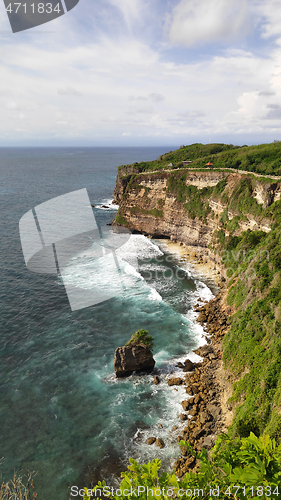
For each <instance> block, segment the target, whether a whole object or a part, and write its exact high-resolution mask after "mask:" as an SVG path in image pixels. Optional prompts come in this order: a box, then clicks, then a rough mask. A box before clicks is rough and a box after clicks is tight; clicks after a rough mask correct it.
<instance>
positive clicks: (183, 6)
mask: <svg viewBox="0 0 281 500" xmlns="http://www.w3.org/2000/svg"><path fill="white" fill-rule="evenodd" d="M249 29H250V26H249V24H248V5H247V0H181V1H180V2H179V3H178V4H177V5H176V6H175V7H174V9H173V11H172V13H171V15H170V16H169V17H168V18H167V22H166V26H165V30H166V33H167V35H168V38H169V40H170V41H171V42H172V43H174V44H183V45H186V46H188V47H191V46H192V45H194V44H198V43H199V44H202V43H206V42H216V41H224V42H225V41H228V42H230V41H233V39H235V38H236V37H237V36H238V35H241V34H243V33H245V31H249Z"/></svg>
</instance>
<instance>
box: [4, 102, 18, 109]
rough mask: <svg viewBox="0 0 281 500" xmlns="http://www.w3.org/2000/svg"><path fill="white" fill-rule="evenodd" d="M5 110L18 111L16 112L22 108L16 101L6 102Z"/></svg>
mask: <svg viewBox="0 0 281 500" xmlns="http://www.w3.org/2000/svg"><path fill="white" fill-rule="evenodd" d="M5 108H6V109H10V110H12V111H16V110H18V109H20V106H19V104H17V103H16V102H14V101H9V102H6V104H5Z"/></svg>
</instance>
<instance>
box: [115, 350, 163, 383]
mask: <svg viewBox="0 0 281 500" xmlns="http://www.w3.org/2000/svg"><path fill="white" fill-rule="evenodd" d="M154 365H155V361H154V359H153V355H152V352H151V351H150V349H149V348H148V347H145V346H141V345H139V346H123V347H118V348H117V349H116V351H115V355H114V371H115V374H116V377H128V376H129V375H131V374H132V373H133V372H134V371H136V372H138V371H151V370H153V368H154Z"/></svg>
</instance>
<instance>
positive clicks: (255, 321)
mask: <svg viewBox="0 0 281 500" xmlns="http://www.w3.org/2000/svg"><path fill="white" fill-rule="evenodd" d="M278 147H280V145H279V146H278ZM256 148H257V150H258V151H261V149H259V148H260V147H259V146H258V147H256ZM201 149H202V148H201ZM275 149H276V146H275V145H272V148H271V146H270V145H269V146H268V147H267V148H266V151H267V153H268V155H270V154H271V153H272V151H273V150H274V151H275ZM177 154H178V152H175V153H174V155H175V156H176V155H177ZM180 154H182V152H180ZM194 154H195V153H194ZM221 154H226V153H221ZM251 154H252V155H253V157H254V154H256V158H258V159H259V157H258V156H257V153H255V152H254V151H253V152H252V153H251ZM166 156H167V155H166ZM245 158H246V156H245ZM185 159H186V157H185ZM211 159H212V158H211ZM168 160H170V161H171V155H170V156H169V155H168V156H167V158H166V161H168ZM212 160H213V159H212ZM196 161H197V163H198V164H199V163H200V159H198V160H196ZM204 161H205V160H204ZM233 161H234V160H233ZM243 161H244V160H243ZM245 161H246V160H245ZM247 161H248V162H249V165H248V168H250V166H251V165H252V163H251V162H252V161H253V160H252V156H250V155H248V156H247ZM274 161H275V162H276V161H277V160H274ZM256 162H257V163H256V165H254V167H255V169H256V172H258V171H260V172H263V171H265V172H268V171H270V168H272V169H273V167H270V168H269V163H267V159H266V158H265V159H263V160H262V161H261V163H260V164H259V163H258V160H257V159H256ZM152 163H153V162H152ZM154 163H155V162H154ZM154 163H153V165H149V164H145V166H140V165H134V166H131V167H130V166H129V167H128V166H127V167H121V168H119V170H118V177H117V183H116V189H115V192H114V196H115V201H116V203H118V204H119V209H118V213H117V216H116V218H115V224H120V225H124V226H126V227H128V228H130V229H131V230H133V231H139V232H141V233H144V234H147V235H151V236H155V237H161V236H164V237H166V238H171V239H173V240H177V241H179V242H183V243H184V244H187V245H196V246H198V245H199V246H201V247H204V248H205V249H207V252H209V254H211V256H212V255H213V254H216V256H217V258H219V259H220V260H221V263H222V264H223V266H224V269H225V276H226V280H227V290H226V294H225V297H224V303H225V305H226V306H227V307H230V308H231V315H230V316H229V319H228V323H229V328H228V331H227V333H226V334H225V337H224V338H223V362H224V366H225V368H226V370H227V372H228V380H229V382H230V383H231V384H232V386H233V394H232V396H231V398H230V404H231V406H232V408H233V412H234V419H233V424H232V426H231V428H230V432H232V433H233V434H234V435H240V436H243V437H244V436H248V435H249V433H250V432H254V433H255V434H256V435H262V434H263V433H265V432H267V433H269V434H270V435H271V436H274V437H276V438H277V439H280V437H281V415H280V407H281V362H280V353H281V309H280V304H281V273H280V268H281V251H280V242H281V240H280V229H281V183H280V180H279V178H277V177H274V176H272V177H269V176H264V177H262V176H261V175H258V174H257V173H255V172H243V171H233V170H231V169H229V168H220V169H211V170H210V169H206V168H204V166H203V168H198V169H195V168H186V167H185V168H176V169H173V170H169V169H168V168H160V167H161V165H160V166H159V161H158V162H156V166H155V165H154ZM276 164H277V163H276ZM272 165H273V163H272ZM274 165H275V163H274ZM278 165H279V163H278ZM156 167H157V168H156ZM276 168H277V167H276ZM278 168H279V167H278ZM153 169H154V171H152V170H153ZM270 173H271V171H270ZM278 173H279V170H278Z"/></svg>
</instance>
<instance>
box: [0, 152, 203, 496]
mask: <svg viewBox="0 0 281 500" xmlns="http://www.w3.org/2000/svg"><path fill="white" fill-rule="evenodd" d="M169 149H171V148H169V147H167V148H166V150H164V149H163V148H73V149H71V148H52V149H48V148H37V149H35V148H31V149H29V148H26V149H21V148H19V149H1V150H0V231H1V232H0V235H1V239H0V255H1V285H0V300H1V315H0V331H1V336H0V355H1V362H0V374H1V379H0V381H1V386H0V397H1V405H0V429H1V448H0V456H1V457H2V456H3V457H4V458H3V462H2V466H1V471H2V473H3V475H4V478H6V479H8V478H11V477H12V475H13V471H14V469H15V470H17V471H21V470H24V469H25V468H28V469H29V470H33V471H36V472H37V475H36V478H35V484H36V488H37V491H38V494H39V500H50V499H54V498H56V500H65V499H67V498H68V495H69V492H68V488H69V486H71V485H76V484H78V485H80V486H89V481H90V479H92V480H94V481H95V480H96V479H97V478H103V477H108V478H109V480H110V477H111V475H112V474H113V475H114V474H115V473H116V471H117V469H118V466H119V465H120V460H121V462H122V463H123V464H124V463H125V464H126V463H127V460H128V457H129V456H133V457H134V458H137V459H141V460H146V459H148V458H152V457H154V456H158V457H159V458H161V459H162V460H163V461H164V463H165V464H166V465H167V466H169V465H170V464H171V463H172V462H173V460H174V458H175V457H176V456H177V455H178V447H177V445H176V444H175V436H172V435H171V433H170V429H171V426H172V425H173V424H174V423H175V421H176V417H177V415H178V414H179V413H180V401H181V399H182V396H183V395H184V392H182V393H181V391H183V389H181V388H179V390H178V391H174V390H171V388H168V387H167V384H164V383H162V384H160V385H159V386H155V385H154V384H153V377H154V375H145V376H143V377H139V376H136V375H133V376H131V377H129V378H128V379H126V380H116V379H115V377H114V370H113V357H114V351H115V349H116V348H117V347H118V346H120V345H123V344H124V343H125V342H126V341H127V340H128V339H129V338H130V336H131V334H132V333H134V332H135V331H136V330H138V329H141V328H143V329H146V330H148V331H149V333H150V334H151V335H153V337H154V338H155V342H154V344H155V346H154V357H155V359H156V369H157V370H159V373H160V374H161V376H163V377H165V376H166V375H167V374H168V373H171V372H173V371H174V369H175V364H176V362H177V361H178V360H179V359H181V358H182V357H183V359H185V354H186V353H187V352H190V351H191V350H192V349H193V348H195V347H196V346H197V345H198V342H199V340H200V331H199V330H198V326H196V325H195V324H194V322H193V321H192V314H191V307H192V304H194V302H195V300H196V297H198V296H199V295H200V294H201V295H202V294H205V296H206V297H208V296H210V292H209V290H208V289H207V287H206V286H205V285H204V284H202V283H201V282H200V281H198V280H196V279H193V278H192V277H191V276H190V274H189V273H188V272H186V273H183V275H182V277H179V275H176V274H175V272H174V271H175V270H176V269H178V268H179V267H180V265H181V264H180V262H178V261H177V259H176V258H174V260H173V259H168V261H167V260H166V255H165V252H163V248H162V249H161V248H159V242H153V241H150V240H148V239H146V238H145V237H143V236H141V235H138V236H133V237H132V240H131V242H130V245H131V246H132V245H133V246H134V247H135V249H136V252H137V254H138V268H137V269H136V268H134V267H133V266H132V265H130V263H128V261H127V262H126V261H124V262H123V261H122V260H121V265H122V266H123V272H124V273H125V274H124V275H125V276H126V279H125V281H126V283H125V287H124V288H123V290H122V293H119V294H118V293H117V294H116V296H115V297H114V298H112V299H110V300H108V301H106V302H104V303H100V304H97V305H96V306H92V307H88V308H85V309H81V310H79V311H74V312H72V311H71V309H70V306H69V302H68V299H67V296H66V292H65V288H64V286H63V283H62V281H61V280H60V279H59V277H57V276H50V275H43V274H35V273H32V272H30V271H29V270H28V269H27V268H26V267H25V263H24V259H23V256H22V250H21V244H20V238H19V229H18V224H19V220H20V218H21V217H22V216H23V215H24V214H25V213H26V212H27V211H28V210H30V209H31V208H33V207H34V206H36V205H38V204H40V203H43V202H44V201H47V200H50V199H51V198H54V197H56V196H59V195H63V194H66V193H68V192H71V191H74V190H78V189H82V188H87V190H88V193H89V197H90V201H91V203H93V204H95V208H94V213H95V217H96V220H97V222H98V223H99V224H101V225H105V224H106V223H108V222H110V221H111V220H112V219H113V217H114V215H115V214H116V209H115V208H114V207H113V206H112V205H110V200H112V192H113V189H114V187H115V180H116V173H117V167H118V165H120V164H128V163H132V162H135V161H142V160H150V159H155V158H156V157H157V156H159V155H160V154H163V153H165V152H166V151H168V150H169ZM103 204H106V205H107V206H108V205H109V206H110V208H109V209H103V208H102V207H101V205H103ZM160 247H161V245H160ZM89 252H90V249H89ZM123 253H124V254H125V253H126V252H125V251H124V252H123ZM121 257H122V255H121V256H120V258H121ZM89 258H91V253H89V254H88V255H87V259H89ZM183 267H184V266H183ZM71 273H72V274H71V279H72V280H74V281H75V280H78V281H79V272H78V270H77V268H75V266H74V267H73V268H72V269H71ZM144 278H145V279H144ZM109 279H110V277H109ZM87 286H91V283H90V282H89V283H88V285H87ZM158 423H161V424H162V426H163V427H162V429H159V428H158ZM156 432H157V435H158V436H159V437H163V438H164V440H165V443H166V447H165V448H164V449H163V450H159V449H155V448H153V447H148V446H147V445H145V440H146V438H147V437H148V436H150V435H154V434H155V433H156ZM136 433H137V434H138V435H139V436H141V439H140V440H136V439H135V438H134V436H135V437H136ZM87 481H88V483H87Z"/></svg>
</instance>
